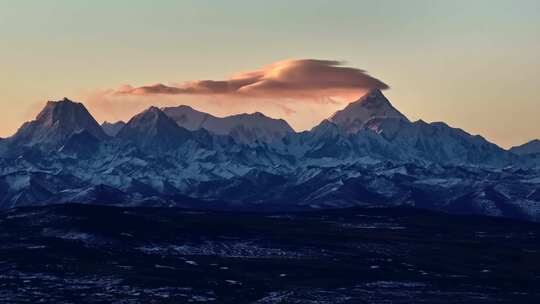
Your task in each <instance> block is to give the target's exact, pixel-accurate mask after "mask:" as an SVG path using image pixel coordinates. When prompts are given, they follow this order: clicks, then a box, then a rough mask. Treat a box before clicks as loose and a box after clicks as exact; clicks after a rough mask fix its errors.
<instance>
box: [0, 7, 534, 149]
mask: <svg viewBox="0 0 540 304" xmlns="http://www.w3.org/2000/svg"><path fill="white" fill-rule="evenodd" d="M539 54H540V1H537V0H530V1H529V0H520V1H497V0H489V1H487V0H472V1H471V0H469V1H442V0H431V1H427V0H426V1H419V0H416V1H415V0H408V1H405V0H403V1H401V0H393V1H385V0H374V1H359V0H356V1H318V0H309V1H302V0H298V1H280V0H276V1H256V0H251V1H234V0H227V1H221V0H214V1H204V0H197V1H166V0H161V1H159V0H155V1H135V0H131V1H121V0H116V1H110V0H109V1H102V0H93V1H83V0H79V1H52V0H43V1H37V0H35V1H25V0H21V1H11V0H9V1H8V0H0V136H2V137H6V136H9V135H11V134H13V133H14V132H15V131H16V130H17V128H18V127H19V126H20V125H21V124H22V122H24V121H26V120H30V119H32V118H33V117H34V116H35V114H36V113H37V112H38V111H39V109H40V108H41V107H42V106H43V105H44V103H45V102H46V101H47V100H57V99H61V98H63V97H68V98H70V99H74V100H77V101H80V102H83V103H84V104H85V105H87V107H88V108H89V110H90V112H91V113H92V114H93V115H94V116H95V117H96V119H97V120H98V121H100V122H101V121H103V120H116V119H124V120H125V119H129V117H130V115H133V114H135V113H137V112H138V111H142V110H144V108H146V107H148V106H149V105H150V104H154V105H157V106H169V105H176V104H188V105H191V106H193V107H194V108H196V109H199V110H202V111H207V112H210V113H212V114H215V115H218V116H219V115H221V116H223V115H228V114H235V113H242V112H255V111H260V112H263V113H265V114H267V115H269V116H272V117H276V118H284V119H285V120H287V121H288V122H289V123H290V124H291V125H292V126H293V127H294V128H295V129H296V130H305V129H309V128H311V127H313V126H314V125H316V124H317V123H318V122H320V120H322V119H324V118H325V117H328V116H330V115H331V114H332V113H333V112H334V111H336V110H339V109H341V108H343V107H344V106H345V105H346V103H347V102H350V101H352V99H354V96H353V95H354V94H344V92H343V90H342V89H343V88H347V87H346V86H344V83H347V81H348V79H349V78H347V79H345V78H346V77H345V78H344V79H342V80H343V82H344V83H338V84H337V85H338V88H337V89H336V90H335V88H333V87H332V88H330V89H331V90H326V89H327V88H325V89H324V90H320V89H321V85H322V81H318V80H317V79H315V78H314V77H313V74H314V73H310V71H312V69H311V68H308V69H304V68H303V65H302V64H296V63H297V62H304V61H298V60H300V59H316V60H319V61H314V62H326V63H328V62H330V63H331V64H326V63H325V64H323V65H324V66H325V67H315V71H319V70H320V69H322V70H321V71H323V72H324V73H326V72H328V73H329V74H328V75H334V74H332V73H334V71H338V72H337V73H338V74H339V73H341V72H342V71H348V72H347V73H350V74H351V75H353V76H354V77H357V78H354V79H356V80H358V81H361V80H362V79H364V78H362V77H370V79H375V80H377V81H380V83H383V84H385V85H387V86H388V87H389V89H387V90H385V91H384V94H385V95H386V96H387V97H388V98H389V99H390V100H391V102H392V104H393V105H394V106H395V107H396V108H398V109H399V110H400V111H401V112H402V113H404V114H405V115H406V116H407V117H409V118H410V119H411V120H417V119H423V120H425V121H428V122H432V121H445V122H446V123H448V124H449V125H451V126H454V127H459V128H462V129H464V130H466V131H468V132H470V133H472V134H481V135H482V136H484V137H486V138H487V139H488V140H490V141H492V142H495V143H497V144H499V145H501V146H503V147H510V146H513V145H518V144H522V143H524V142H526V141H528V140H531V139H534V138H540V123H539V121H540V120H539V117H540V93H539V90H538V86H539V84H540V56H539ZM291 62H292V63H294V64H291ZM308 62H311V61H308ZM299 65H300V67H301V68H300V69H296V68H294V69H289V67H291V66H293V67H297V66H299ZM276 66H278V67H279V68H278V69H277V70H276V69H273V68H272V67H276ZM282 66H283V67H285V68H283V69H282V68H281V67H282ZM319 68H320V69H319ZM327 68H328V69H327ZM268 71H269V72H268ZM276 71H277V72H276ZM283 71H285V72H283ZM364 71H365V72H364ZM267 72H268V73H267ZM253 73H255V74H253ZM257 73H259V74H257ZM239 75H240V76H242V77H247V76H249V77H251V76H252V75H256V77H255V78H256V79H259V78H257V77H259V76H257V75H263V76H262V77H263V78H264V80H265V81H264V82H262V83H259V82H257V85H256V88H258V89H260V88H263V89H265V90H264V92H263V91H260V90H255V91H253V90H247V91H248V92H249V93H248V94H236V93H234V94H232V93H229V91H227V93H223V92H221V91H220V92H219V94H213V93H212V92H210V93H208V92H203V93H197V94H191V93H190V94H185V93H182V94H140V92H141V90H138V91H137V90H135V91H133V92H139V94H134V93H133V92H131V93H126V88H132V89H134V88H135V89H136V88H140V87H151V86H153V85H155V84H163V86H165V87H169V88H176V89H174V91H175V92H178V91H179V90H178V88H181V89H182V90H184V89H185V88H186V87H191V86H193V85H195V86H196V87H197V90H196V91H197V92H199V91H200V88H201V85H202V89H203V90H208V87H207V84H210V85H214V84H218V85H221V84H225V85H226V86H227V87H229V84H230V83H231V80H233V82H232V83H236V82H235V81H236V79H237V77H238V76H239ZM246 75H247V76H246ZM291 75H292V76H291ZM298 75H300V76H298ZM339 75H341V74H339ZM347 75H349V74H347ZM362 75H363V76H362ZM267 76H268V77H270V78H271V79H270V80H272V81H267V80H268V79H267ZM289 76H290V77H289ZM249 77H248V78H249ZM272 77H273V78H272ZM291 77H292V78H291ZM329 77H330V76H329ZM347 77H348V76H347ZM284 78H286V79H288V80H290V79H293V80H294V81H293V83H292V86H297V87H302V88H303V89H302V90H300V91H297V90H289V91H287V92H289V93H287V92H285V93H281V92H280V93H277V92H278V91H279V88H281V87H283V86H282V85H283V82H280V81H281V80H283V79H284ZM322 79H329V78H324V77H323V78H322ZM199 80H213V81H215V82H210V83H208V82H200V81H199ZM297 80H298V81H297ZM319 80H320V79H319ZM250 81H251V80H250ZM314 81H315V82H317V84H318V85H316V92H318V93H317V94H319V95H317V96H313V94H311V93H310V94H303V93H306V92H308V90H307V89H306V87H309V88H310V89H312V87H311V85H312V84H313V82H314ZM250 84H252V83H250ZM276 84H279V85H276ZM285 84H286V85H287V86H286V88H287V89H290V86H289V85H290V83H289V82H287V83H285ZM127 85H129V86H127ZM267 88H271V91H268V90H266V89H267ZM276 88H278V89H276ZM359 89H365V88H359ZM128 91H129V90H128ZM143 91H144V90H143ZM180 91H181V90H180ZM240 91H241V92H242V93H244V91H246V90H244V89H242V90H240ZM359 91H361V90H359ZM118 92H123V93H118ZM145 92H146V91H145ZM182 92H184V91H182ZM189 92H192V90H190V91H189ZM261 92H262V93H261ZM298 92H300V93H301V94H297V93H298ZM309 92H313V91H309ZM293 93H294V94H293Z"/></svg>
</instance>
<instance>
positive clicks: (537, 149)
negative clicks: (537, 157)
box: [510, 139, 540, 155]
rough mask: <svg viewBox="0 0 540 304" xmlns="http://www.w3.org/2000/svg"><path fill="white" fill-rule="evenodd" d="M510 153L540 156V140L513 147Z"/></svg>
mask: <svg viewBox="0 0 540 304" xmlns="http://www.w3.org/2000/svg"><path fill="white" fill-rule="evenodd" d="M510 152H513V153H515V154H518V155H533V154H540V140H538V139H535V140H531V141H530V142H528V143H525V144H523V145H521V146H516V147H512V148H511V149H510Z"/></svg>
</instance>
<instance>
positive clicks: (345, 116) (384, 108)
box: [329, 89, 409, 133]
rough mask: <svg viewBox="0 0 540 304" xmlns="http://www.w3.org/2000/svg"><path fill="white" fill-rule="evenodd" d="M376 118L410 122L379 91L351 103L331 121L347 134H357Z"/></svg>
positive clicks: (371, 92)
mask: <svg viewBox="0 0 540 304" xmlns="http://www.w3.org/2000/svg"><path fill="white" fill-rule="evenodd" d="M374 117H398V118H402V119H404V120H406V121H409V120H408V119H407V117H405V115H403V114H401V113H400V112H399V111H398V110H397V109H396V108H394V106H392V104H391V103H390V101H389V100H388V99H387V98H386V97H385V96H384V94H383V93H382V92H381V90H378V89H376V90H371V91H370V92H368V93H367V94H365V95H364V96H362V97H360V98H359V99H358V100H356V101H353V102H351V103H349V104H348V105H347V106H346V107H345V108H344V109H343V110H340V111H337V112H336V113H334V115H332V116H331V117H330V118H329V120H330V121H332V122H333V123H335V124H337V125H338V126H339V127H340V128H341V129H342V130H344V131H345V132H348V133H355V132H357V131H358V130H360V129H361V128H362V126H363V125H364V124H365V123H366V122H367V121H369V120H370V119H372V118H374Z"/></svg>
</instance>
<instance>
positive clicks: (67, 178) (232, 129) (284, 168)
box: [0, 91, 540, 220]
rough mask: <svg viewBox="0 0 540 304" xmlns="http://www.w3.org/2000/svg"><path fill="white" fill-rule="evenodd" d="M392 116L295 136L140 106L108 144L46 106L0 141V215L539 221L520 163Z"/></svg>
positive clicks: (344, 115) (331, 124) (254, 118)
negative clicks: (286, 212)
mask: <svg viewBox="0 0 540 304" xmlns="http://www.w3.org/2000/svg"><path fill="white" fill-rule="evenodd" d="M394 110H395V109H394V108H393V107H392V106H391V104H390V103H389V101H388V100H387V99H386V98H384V96H382V94H381V93H380V92H378V91H376V92H373V93H372V94H370V95H368V96H367V97H365V98H363V99H361V100H360V101H358V102H355V103H353V104H351V105H350V106H348V107H346V108H345V109H344V110H342V111H340V112H338V113H336V115H334V116H333V117H332V120H324V121H323V122H321V123H320V124H319V125H318V126H316V127H314V128H313V129H312V130H310V131H305V132H300V133H295V132H293V131H292V129H290V127H288V125H287V124H286V123H285V125H283V124H280V121H278V120H274V119H270V118H268V117H265V116H264V115H262V114H249V115H248V114H242V115H235V116H230V117H225V118H215V117H214V118H212V117H213V116H210V115H208V114H205V113H202V112H197V111H195V110H193V109H191V108H188V107H177V108H172V109H171V108H169V109H166V111H167V112H169V114H166V113H165V112H164V111H162V110H160V109H158V108H155V107H151V108H149V109H147V110H146V111H144V112H142V113H140V114H138V115H136V116H134V117H133V118H132V119H130V120H129V121H128V122H127V123H126V124H125V126H123V127H122V128H121V130H120V131H119V132H118V134H117V135H116V136H114V137H109V136H107V135H105V133H104V132H103V130H102V129H101V128H100V126H99V125H97V123H95V120H94V119H93V118H92V117H91V116H90V114H89V113H88V112H87V111H86V109H84V106H82V105H81V104H77V103H73V102H71V101H69V100H65V101H61V102H56V103H49V104H48V105H47V107H46V108H45V109H44V110H43V111H42V113H40V115H39V116H38V117H37V118H36V120H35V121H33V122H30V123H27V124H25V125H24V126H23V127H21V130H20V131H19V132H18V133H17V134H16V135H15V136H13V137H12V138H8V139H5V140H1V141H0V151H1V149H2V145H4V143H5V146H6V150H9V151H10V153H6V154H4V155H3V156H1V154H0V208H10V207H16V206H25V205H42V204H53V203H63V202H79V203H104V204H119V205H129V206H141V205H142V206H147V205H151V206H155V205H159V206H183V205H182V202H185V200H186V197H191V198H194V199H196V200H197V201H201V200H202V201H211V202H224V201H226V202H227V204H228V205H227V206H229V207H230V206H234V207H235V208H240V209H241V208H258V207H259V206H260V207H261V208H265V209H272V208H273V209H289V208H290V209H298V208H325V207H333V208H339V207H348V206H356V205H369V206H389V205H390V206H395V205H410V206H417V207H422V208H429V209H437V210H445V211H449V212H458V213H474V214H489V215H496V216H511V217H518V218H525V219H533V220H540V201H539V200H540V195H538V193H540V169H539V168H535V167H534V166H532V165H530V163H529V161H530V157H529V156H527V157H524V156H519V155H516V154H514V153H511V152H508V151H505V150H503V149H501V148H499V147H498V146H496V145H494V144H492V143H490V142H488V141H486V140H485V139H484V138H482V137H480V136H473V135H470V134H468V133H467V132H465V131H463V130H461V129H457V128H452V127H450V126H448V125H446V124H444V123H426V122H424V121H421V120H420V121H416V122H410V121H409V120H408V119H407V118H405V117H404V116H403V115H401V114H399V112H397V110H395V111H394ZM173 118H174V120H173ZM182 125H183V126H185V128H184V127H182ZM13 147H15V148H17V147H22V148H20V149H14V148H13ZM214 206H215V205H214ZM203 207H204V206H203ZM215 207H224V206H215Z"/></svg>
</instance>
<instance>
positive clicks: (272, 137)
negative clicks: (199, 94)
mask: <svg viewBox="0 0 540 304" xmlns="http://www.w3.org/2000/svg"><path fill="white" fill-rule="evenodd" d="M162 110H163V112H164V113H165V114H167V115H168V116H169V117H171V118H172V119H174V121H176V123H177V124H178V125H179V126H181V127H184V128H186V129H188V130H198V129H206V130H208V131H210V132H212V133H214V134H218V135H230V136H232V137H233V138H234V139H235V140H237V141H238V142H240V143H244V144H252V143H255V142H256V141H260V142H267V143H270V142H275V141H278V140H280V139H281V138H283V137H284V136H285V135H287V134H290V133H294V130H293V129H292V128H291V126H289V124H288V123H287V122H286V121H285V120H283V119H273V118H270V117H268V116H265V115H264V114H262V113H259V112H257V113H253V114H239V115H232V116H226V117H216V116H213V115H210V114H208V113H204V112H200V111H197V110H195V109H193V108H191V107H189V106H185V105H182V106H178V107H169V108H163V109H162Z"/></svg>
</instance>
